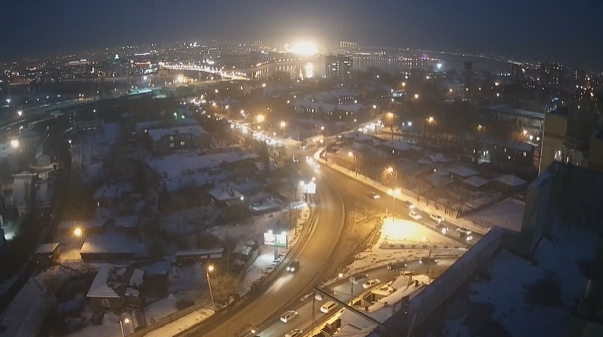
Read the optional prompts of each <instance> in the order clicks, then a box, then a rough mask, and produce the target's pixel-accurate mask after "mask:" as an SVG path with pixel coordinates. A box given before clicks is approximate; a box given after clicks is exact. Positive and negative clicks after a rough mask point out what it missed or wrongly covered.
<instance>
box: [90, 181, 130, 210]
mask: <svg viewBox="0 0 603 337" xmlns="http://www.w3.org/2000/svg"><path fill="white" fill-rule="evenodd" d="M131 194H132V184H130V183H114V184H105V185H103V186H102V187H100V188H99V189H98V190H96V192H94V195H93V196H92V200H94V201H95V202H96V205H97V206H98V207H110V206H115V205H116V204H117V203H118V202H119V200H122V199H127V198H129V197H130V195H131Z"/></svg>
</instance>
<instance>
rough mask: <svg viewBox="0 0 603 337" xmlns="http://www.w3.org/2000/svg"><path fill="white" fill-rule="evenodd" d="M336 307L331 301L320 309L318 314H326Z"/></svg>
mask: <svg viewBox="0 0 603 337" xmlns="http://www.w3.org/2000/svg"><path fill="white" fill-rule="evenodd" d="M336 306H337V303H335V302H333V301H329V302H327V303H325V304H323V305H322V306H321V307H320V312H323V313H325V314H328V313H329V311H331V310H333V308H335V307H336Z"/></svg>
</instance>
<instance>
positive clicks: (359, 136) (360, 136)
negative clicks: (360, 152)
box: [342, 132, 373, 142]
mask: <svg viewBox="0 0 603 337" xmlns="http://www.w3.org/2000/svg"><path fill="white" fill-rule="evenodd" d="M342 137H343V138H345V139H354V140H355V141H357V142H366V141H370V140H373V137H371V136H369V135H365V134H364V133H361V132H348V133H344V134H343V136H342Z"/></svg>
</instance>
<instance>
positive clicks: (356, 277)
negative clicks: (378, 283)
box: [350, 274, 368, 284]
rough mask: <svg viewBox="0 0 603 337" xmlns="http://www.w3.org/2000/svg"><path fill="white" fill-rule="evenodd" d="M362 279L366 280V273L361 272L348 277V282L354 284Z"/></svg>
mask: <svg viewBox="0 0 603 337" xmlns="http://www.w3.org/2000/svg"><path fill="white" fill-rule="evenodd" d="M364 280H368V274H361V275H356V276H352V277H350V282H352V283H354V284H358V283H360V282H362V281H364Z"/></svg>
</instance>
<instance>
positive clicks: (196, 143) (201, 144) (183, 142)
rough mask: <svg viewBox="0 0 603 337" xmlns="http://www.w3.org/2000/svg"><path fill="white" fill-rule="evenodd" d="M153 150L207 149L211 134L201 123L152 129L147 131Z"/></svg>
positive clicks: (158, 151) (162, 151)
mask: <svg viewBox="0 0 603 337" xmlns="http://www.w3.org/2000/svg"><path fill="white" fill-rule="evenodd" d="M147 134H148V136H149V138H150V139H151V146H152V148H153V151H155V152H157V153H169V152H173V151H175V150H183V149H207V148H209V144H210V135H209V133H208V132H206V131H205V130H203V128H202V127H201V126H199V125H188V126H176V127H171V128H161V129H151V130H148V132H147Z"/></svg>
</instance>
